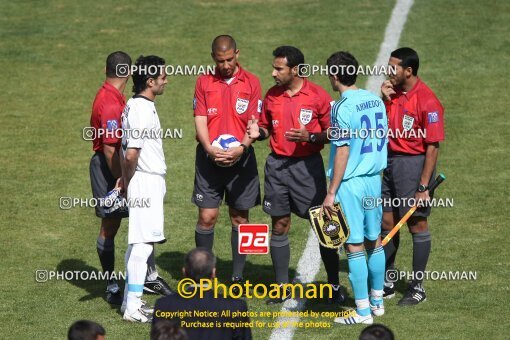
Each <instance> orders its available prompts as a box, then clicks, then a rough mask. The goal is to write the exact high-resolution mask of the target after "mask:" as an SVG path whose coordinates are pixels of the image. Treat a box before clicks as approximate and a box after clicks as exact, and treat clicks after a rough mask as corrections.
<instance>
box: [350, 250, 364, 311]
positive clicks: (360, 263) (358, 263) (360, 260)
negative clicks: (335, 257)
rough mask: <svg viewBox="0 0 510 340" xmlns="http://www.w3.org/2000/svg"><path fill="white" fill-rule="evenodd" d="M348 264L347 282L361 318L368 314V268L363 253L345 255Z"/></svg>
mask: <svg viewBox="0 0 510 340" xmlns="http://www.w3.org/2000/svg"><path fill="white" fill-rule="evenodd" d="M347 262H348V263H349V281H351V287H352V291H353V292H354V300H355V301H356V307H357V308H356V312H357V313H358V314H359V315H361V316H367V315H369V314H370V307H369V305H368V267H367V260H366V258H365V253H364V252H362V251H358V252H355V253H348V254H347Z"/></svg>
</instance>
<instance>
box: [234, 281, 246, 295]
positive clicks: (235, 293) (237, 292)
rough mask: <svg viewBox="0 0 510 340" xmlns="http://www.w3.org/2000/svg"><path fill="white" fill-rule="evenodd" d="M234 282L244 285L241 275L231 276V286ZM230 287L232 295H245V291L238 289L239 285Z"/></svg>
mask: <svg viewBox="0 0 510 340" xmlns="http://www.w3.org/2000/svg"><path fill="white" fill-rule="evenodd" d="M235 283H237V284H240V285H241V286H243V285H244V279H243V278H242V277H233V278H232V284H231V286H232V285H233V284H235ZM231 289H232V295H235V296H243V295H245V294H246V292H245V291H244V290H243V289H240V288H239V287H237V286H235V287H232V288H231ZM241 293H242V295H241Z"/></svg>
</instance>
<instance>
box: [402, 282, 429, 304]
mask: <svg viewBox="0 0 510 340" xmlns="http://www.w3.org/2000/svg"><path fill="white" fill-rule="evenodd" d="M426 300H427V297H426V296H425V289H424V288H423V286H422V284H421V283H418V284H416V285H414V286H412V285H409V289H408V291H407V293H406V295H404V297H403V298H402V299H400V301H399V302H398V305H399V306H414V305H417V304H419V303H420V302H423V301H426Z"/></svg>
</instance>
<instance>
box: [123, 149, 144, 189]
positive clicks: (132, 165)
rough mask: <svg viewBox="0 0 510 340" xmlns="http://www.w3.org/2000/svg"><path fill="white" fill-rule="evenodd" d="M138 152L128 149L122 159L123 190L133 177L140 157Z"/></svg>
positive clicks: (138, 150)
mask: <svg viewBox="0 0 510 340" xmlns="http://www.w3.org/2000/svg"><path fill="white" fill-rule="evenodd" d="M140 150H141V149H138V148H128V149H127V150H126V154H125V155H124V157H123V162H122V179H123V184H124V188H127V187H128V186H129V182H130V181H131V178H133V176H134V175H135V171H136V166H137V164H138V157H140Z"/></svg>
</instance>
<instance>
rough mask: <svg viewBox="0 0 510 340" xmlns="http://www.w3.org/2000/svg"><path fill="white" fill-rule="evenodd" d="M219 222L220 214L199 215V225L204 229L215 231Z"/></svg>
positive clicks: (207, 212) (202, 212)
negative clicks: (215, 226)
mask: <svg viewBox="0 0 510 340" xmlns="http://www.w3.org/2000/svg"><path fill="white" fill-rule="evenodd" d="M217 220H218V213H217V212H212V211H200V213H199V214H198V224H199V225H200V226H202V227H203V229H207V230H210V229H213V228H214V225H215V224H216V221H217Z"/></svg>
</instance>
